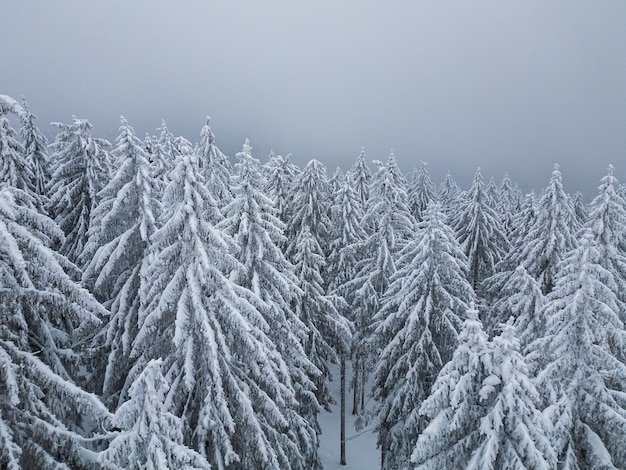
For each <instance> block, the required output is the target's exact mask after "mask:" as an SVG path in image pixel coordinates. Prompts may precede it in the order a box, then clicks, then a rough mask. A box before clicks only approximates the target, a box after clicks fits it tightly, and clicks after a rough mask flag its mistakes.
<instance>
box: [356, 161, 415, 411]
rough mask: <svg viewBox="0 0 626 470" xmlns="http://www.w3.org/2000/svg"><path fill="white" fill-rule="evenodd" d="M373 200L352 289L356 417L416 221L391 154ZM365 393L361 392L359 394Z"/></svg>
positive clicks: (376, 178) (373, 189)
mask: <svg viewBox="0 0 626 470" xmlns="http://www.w3.org/2000/svg"><path fill="white" fill-rule="evenodd" d="M377 164H378V165H379V168H378V171H377V172H376V174H375V175H374V178H373V181H372V186H371V194H370V198H369V199H368V202H367V207H366V212H365V215H364V217H363V223H362V226H363V227H364V228H365V230H366V232H367V233H368V237H367V239H366V240H365V242H364V243H363V255H362V256H361V257H360V258H361V259H360V261H359V263H358V264H357V267H356V272H357V275H356V277H355V278H354V280H353V281H352V282H350V283H349V284H348V285H347V287H348V288H350V289H351V290H352V291H353V292H354V293H355V295H354V300H353V301H352V308H353V310H354V321H355V323H356V334H355V338H354V341H353V354H354V355H355V357H359V367H360V369H359V370H357V374H356V375H357V377H356V378H355V379H354V380H355V381H357V380H358V381H360V384H358V385H357V391H356V393H355V396H356V398H357V403H356V404H355V405H354V413H355V414H359V413H362V412H363V411H364V405H365V403H364V402H365V397H364V388H365V383H366V382H367V377H368V375H369V372H370V370H371V368H372V367H373V364H374V362H375V361H376V359H377V357H376V356H377V352H376V350H375V348H374V346H373V344H372V343H371V335H372V333H373V325H372V317H373V316H374V314H375V313H376V312H377V311H378V310H379V309H380V306H381V302H382V298H383V296H384V295H385V292H386V291H387V288H388V287H389V284H390V282H391V277H392V276H393V275H394V273H395V272H396V259H397V257H398V254H399V253H400V251H401V250H402V248H403V246H404V245H405V244H406V243H407V241H408V240H409V239H410V238H411V237H413V235H414V234H413V230H414V226H415V219H414V218H413V216H412V215H411V213H410V212H409V209H408V206H407V194H406V191H405V190H404V189H403V188H404V184H405V182H404V181H403V178H401V177H400V176H401V175H399V174H398V173H399V170H398V169H397V165H396V163H395V159H394V157H393V153H392V154H391V155H390V157H389V160H388V162H387V164H386V165H383V164H382V163H381V162H377ZM359 391H360V393H359Z"/></svg>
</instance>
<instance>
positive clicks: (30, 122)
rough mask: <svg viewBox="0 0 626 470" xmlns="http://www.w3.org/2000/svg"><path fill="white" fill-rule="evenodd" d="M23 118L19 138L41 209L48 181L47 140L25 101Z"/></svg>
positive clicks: (44, 200) (46, 193)
mask: <svg viewBox="0 0 626 470" xmlns="http://www.w3.org/2000/svg"><path fill="white" fill-rule="evenodd" d="M23 107H24V116H23V117H22V119H21V123H22V125H21V127H20V137H21V139H22V143H23V145H24V152H25V153H24V156H25V157H26V161H27V165H28V166H29V167H30V169H31V171H32V183H31V187H32V190H33V193H34V194H36V195H37V198H38V199H39V200H40V201H41V202H40V205H41V208H42V209H43V208H44V207H45V205H46V203H47V197H48V191H47V187H46V185H47V184H48V181H50V178H51V175H50V162H49V159H48V151H47V146H48V139H46V137H45V136H44V135H43V134H42V132H41V131H40V130H39V128H38V127H37V124H36V123H35V119H36V116H35V115H34V114H32V113H31V112H30V109H29V108H28V105H27V104H26V100H24V102H23Z"/></svg>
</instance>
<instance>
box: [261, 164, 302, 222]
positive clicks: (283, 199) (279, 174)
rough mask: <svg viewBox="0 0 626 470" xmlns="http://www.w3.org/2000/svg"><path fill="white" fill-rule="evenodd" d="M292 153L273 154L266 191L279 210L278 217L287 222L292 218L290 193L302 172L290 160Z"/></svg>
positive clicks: (268, 170)
mask: <svg viewBox="0 0 626 470" xmlns="http://www.w3.org/2000/svg"><path fill="white" fill-rule="evenodd" d="M290 157H291V154H289V155H287V156H286V157H282V156H280V155H273V156H271V157H270V160H269V162H268V163H267V168H266V172H267V186H266V188H265V192H266V193H267V194H268V196H269V197H270V198H271V199H272V201H273V203H274V207H276V209H277V210H278V218H279V219H280V220H281V221H282V222H283V223H285V224H286V223H287V222H288V221H289V220H290V219H291V211H290V210H291V208H292V207H291V204H290V195H291V194H292V188H293V186H294V184H295V181H296V179H297V177H298V175H299V173H300V170H299V169H298V167H297V166H296V165H294V164H292V163H290V162H289V158H290Z"/></svg>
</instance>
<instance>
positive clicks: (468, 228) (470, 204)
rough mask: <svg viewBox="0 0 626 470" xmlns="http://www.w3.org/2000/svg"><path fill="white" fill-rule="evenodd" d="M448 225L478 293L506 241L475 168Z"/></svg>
mask: <svg viewBox="0 0 626 470" xmlns="http://www.w3.org/2000/svg"><path fill="white" fill-rule="evenodd" d="M451 225H452V226H453V227H454V230H455V231H456V236H457V239H458V240H459V243H460V244H461V248H462V249H463V252H464V253H465V255H466V256H467V258H468V262H469V267H470V269H469V272H468V280H469V281H470V283H471V284H472V286H473V288H474V290H475V291H476V292H477V293H478V294H479V295H482V293H481V292H480V291H479V287H480V283H481V282H482V281H483V280H484V279H485V278H487V277H489V276H491V275H492V274H493V273H494V271H495V266H496V264H497V263H498V262H499V261H500V260H501V259H502V258H503V257H504V256H505V254H506V253H507V251H508V240H507V238H506V235H505V234H504V230H503V229H502V225H501V224H500V220H499V218H498V215H497V214H496V212H495V211H494V210H493V208H492V207H491V203H490V201H489V196H488V195H487V193H486V191H485V188H484V184H483V182H482V176H481V174H480V169H478V170H477V171H476V176H475V177H474V182H473V183H472V187H471V188H470V189H469V191H468V192H467V194H466V195H465V200H464V201H463V202H461V207H460V211H459V213H458V215H457V216H456V217H455V218H454V219H453V222H452V224H451Z"/></svg>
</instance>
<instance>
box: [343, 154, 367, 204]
mask: <svg viewBox="0 0 626 470" xmlns="http://www.w3.org/2000/svg"><path fill="white" fill-rule="evenodd" d="M348 178H349V179H350V180H351V181H352V183H353V184H354V190H355V191H356V193H357V195H358V197H359V201H360V202H361V209H362V210H363V211H364V210H365V207H366V205H367V200H368V199H369V197H370V184H371V182H372V172H371V171H370V169H369V168H368V166H367V161H366V160H365V149H363V148H362V149H361V153H360V154H359V156H358V157H357V159H356V162H355V163H354V166H353V167H352V168H351V169H350V171H349V172H348Z"/></svg>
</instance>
